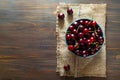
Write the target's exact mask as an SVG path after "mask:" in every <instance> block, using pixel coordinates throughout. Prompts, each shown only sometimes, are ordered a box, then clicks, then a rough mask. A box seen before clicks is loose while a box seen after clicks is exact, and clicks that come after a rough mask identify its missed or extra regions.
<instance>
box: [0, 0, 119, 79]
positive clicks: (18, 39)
mask: <svg viewBox="0 0 120 80" xmlns="http://www.w3.org/2000/svg"><path fill="white" fill-rule="evenodd" d="M59 2H66V3H67V2H69V3H107V25H106V36H107V78H90V77H84V78H78V79H77V80H120V36H119V35H120V0H71V1H70V0H59V1H58V0H0V80H49V79H53V80H74V78H66V77H59V75H58V74H56V72H55V68H56V52H55V51H56V38H55V27H56V26H55V25H56V18H55V15H54V11H55V9H56V6H57V5H58V3H59Z"/></svg>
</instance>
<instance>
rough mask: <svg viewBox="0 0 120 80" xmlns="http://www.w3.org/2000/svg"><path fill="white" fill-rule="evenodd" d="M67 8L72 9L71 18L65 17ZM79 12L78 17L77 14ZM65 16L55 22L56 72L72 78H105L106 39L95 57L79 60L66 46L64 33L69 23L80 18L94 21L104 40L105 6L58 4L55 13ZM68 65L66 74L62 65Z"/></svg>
mask: <svg viewBox="0 0 120 80" xmlns="http://www.w3.org/2000/svg"><path fill="white" fill-rule="evenodd" d="M67 7H71V8H72V9H73V12H74V13H73V16H68V15H67V12H66V10H67ZM79 11H80V15H78V14H79ZM59 12H62V13H64V14H65V19H64V21H59V20H58V18H57V21H56V34H57V50H56V53H57V68H56V72H58V73H59V74H60V76H73V77H84V76H93V77H106V39H105V41H104V44H103V46H102V49H101V50H100V51H99V53H98V54H97V55H95V56H94V57H91V58H81V57H79V56H76V55H74V54H72V53H71V52H70V51H69V50H68V49H67V46H66V42H65V33H66V30H67V28H68V26H69V25H70V23H71V22H73V21H75V20H76V19H80V18H87V19H93V20H95V21H96V22H97V23H98V24H99V25H100V26H101V28H102V30H103V33H104V38H105V22H106V4H60V5H59V6H57V13H59ZM66 64H69V65H70V71H69V72H66V71H65V70H64V68H63V66H64V65H66Z"/></svg>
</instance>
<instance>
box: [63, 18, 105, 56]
mask: <svg viewBox="0 0 120 80" xmlns="http://www.w3.org/2000/svg"><path fill="white" fill-rule="evenodd" d="M65 40H66V45H67V48H68V50H69V51H71V52H72V53H73V54H75V55H77V56H80V57H84V58H89V57H92V56H94V55H96V54H98V52H99V51H100V49H101V47H102V45H103V43H104V34H103V31H102V28H101V27H100V26H99V25H98V23H97V22H96V21H94V20H91V19H78V20H75V21H74V22H72V23H71V24H70V25H69V26H68V28H67V31H66V34H65Z"/></svg>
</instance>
